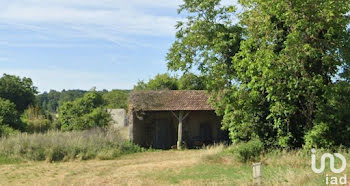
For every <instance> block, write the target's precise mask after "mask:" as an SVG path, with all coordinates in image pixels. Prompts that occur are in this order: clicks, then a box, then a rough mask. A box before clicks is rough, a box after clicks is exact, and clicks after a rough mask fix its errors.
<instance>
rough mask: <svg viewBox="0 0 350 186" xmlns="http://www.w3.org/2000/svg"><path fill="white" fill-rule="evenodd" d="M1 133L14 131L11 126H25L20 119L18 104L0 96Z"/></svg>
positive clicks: (17, 128)
mask: <svg viewBox="0 0 350 186" xmlns="http://www.w3.org/2000/svg"><path fill="white" fill-rule="evenodd" d="M0 127H1V131H0V135H1V133H4V134H5V135H7V134H8V133H12V130H11V129H10V128H13V129H16V130H23V129H24V126H23V124H22V122H21V120H20V115H19V113H18V111H17V110H16V105H15V104H13V103H11V102H10V101H9V100H5V99H2V98H0Z"/></svg>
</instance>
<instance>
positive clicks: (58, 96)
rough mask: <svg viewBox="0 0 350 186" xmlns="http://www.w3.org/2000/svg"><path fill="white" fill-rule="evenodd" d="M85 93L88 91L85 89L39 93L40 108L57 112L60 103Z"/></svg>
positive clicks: (72, 99)
mask: <svg viewBox="0 0 350 186" xmlns="http://www.w3.org/2000/svg"><path fill="white" fill-rule="evenodd" d="M85 93H86V91H83V90H63V91H62V92H58V91H55V90H50V92H48V93H47V92H44V93H43V94H40V95H38V96H37V100H38V104H39V106H40V108H42V109H43V110H44V111H48V112H51V113H56V112H57V111H58V107H59V106H60V105H62V104H63V103H65V102H68V101H74V100H76V99H77V98H81V97H83V96H84V94H85Z"/></svg>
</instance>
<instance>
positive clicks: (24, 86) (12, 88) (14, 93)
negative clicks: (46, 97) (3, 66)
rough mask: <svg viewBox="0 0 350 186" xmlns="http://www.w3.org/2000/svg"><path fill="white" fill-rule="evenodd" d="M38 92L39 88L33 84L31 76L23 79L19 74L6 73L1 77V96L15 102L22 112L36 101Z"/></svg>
mask: <svg viewBox="0 0 350 186" xmlns="http://www.w3.org/2000/svg"><path fill="white" fill-rule="evenodd" d="M37 93H38V92H37V88H36V87H35V86H33V82H32V80H31V79H30V78H26V77H24V78H22V79H21V78H20V77H18V76H12V75H8V74H4V75H3V76H2V77H1V78H0V97H1V98H4V99H8V100H10V101H11V102H13V103H14V104H15V105H16V109H17V110H18V111H19V112H20V113H23V111H24V110H25V109H26V108H27V107H28V106H29V105H31V104H34V103H35V95H36V94H37Z"/></svg>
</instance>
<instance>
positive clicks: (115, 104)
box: [102, 90, 129, 109]
mask: <svg viewBox="0 0 350 186" xmlns="http://www.w3.org/2000/svg"><path fill="white" fill-rule="evenodd" d="M128 96H129V91H127V90H112V91H110V92H108V91H106V92H103V96H102V97H103V99H104V100H105V102H106V107H107V108H110V109H116V108H123V109H127V107H128Z"/></svg>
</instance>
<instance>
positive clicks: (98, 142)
mask: <svg viewBox="0 0 350 186" xmlns="http://www.w3.org/2000/svg"><path fill="white" fill-rule="evenodd" d="M142 151H143V149H142V148H141V147H139V146H137V145H134V144H133V143H131V142H128V141H125V140H124V139H121V137H120V135H119V133H118V131H115V130H110V129H108V130H106V129H102V128H97V129H91V130H86V131H73V132H59V131H49V132H47V133H36V134H26V133H20V134H16V135H12V136H10V137H5V138H1V140H0V157H3V158H2V159H5V158H6V159H9V160H22V161H44V160H46V161H49V162H56V161H69V160H89V159H96V158H97V159H101V160H107V159H114V158H117V157H119V156H121V155H125V154H130V153H136V152H142Z"/></svg>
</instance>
